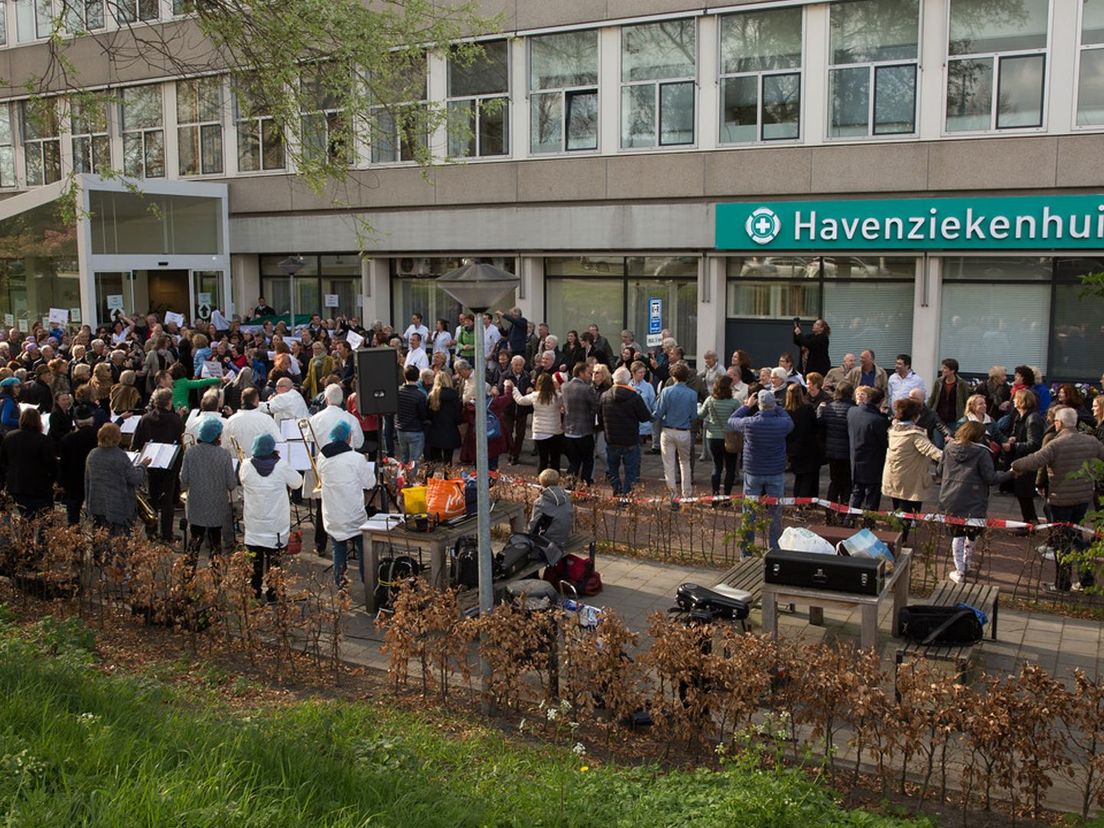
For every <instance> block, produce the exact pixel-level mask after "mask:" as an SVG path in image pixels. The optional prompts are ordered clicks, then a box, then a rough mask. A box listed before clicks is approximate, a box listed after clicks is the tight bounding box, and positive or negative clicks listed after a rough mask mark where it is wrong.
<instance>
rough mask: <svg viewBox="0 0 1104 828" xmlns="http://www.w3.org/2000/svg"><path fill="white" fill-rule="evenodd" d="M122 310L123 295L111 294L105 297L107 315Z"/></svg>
mask: <svg viewBox="0 0 1104 828" xmlns="http://www.w3.org/2000/svg"><path fill="white" fill-rule="evenodd" d="M122 309H123V294H121V293H111V294H108V297H107V312H108V315H110V314H112V313H114V312H115V311H117V310H122Z"/></svg>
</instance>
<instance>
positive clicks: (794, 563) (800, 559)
mask: <svg viewBox="0 0 1104 828" xmlns="http://www.w3.org/2000/svg"><path fill="white" fill-rule="evenodd" d="M763 567H764V569H763V580H764V581H766V582H767V583H768V584H779V585H782V586H795V587H802V588H805V589H821V590H824V591H826V592H850V593H853V594H857V595H880V594H881V592H882V588H883V587H884V586H885V561H884V560H882V559H880V558H878V559H872V558H846V557H843V556H842V555H822V554H818V553H815V552H787V551H786V550H783V549H776V550H772V551H770V552H768V553H767V555H766V557H765V558H763Z"/></svg>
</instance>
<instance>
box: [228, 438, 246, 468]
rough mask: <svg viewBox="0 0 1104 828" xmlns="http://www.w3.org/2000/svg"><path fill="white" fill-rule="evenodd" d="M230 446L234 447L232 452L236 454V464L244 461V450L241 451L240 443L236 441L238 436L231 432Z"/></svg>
mask: <svg viewBox="0 0 1104 828" xmlns="http://www.w3.org/2000/svg"><path fill="white" fill-rule="evenodd" d="M230 447H231V448H232V449H234V453H235V454H237V455H238V464H239V465H240V464H242V463H244V462H245V452H244V451H242V447H241V443H239V442H238V438H237V437H235V436H234V435H233V434H231V435H230Z"/></svg>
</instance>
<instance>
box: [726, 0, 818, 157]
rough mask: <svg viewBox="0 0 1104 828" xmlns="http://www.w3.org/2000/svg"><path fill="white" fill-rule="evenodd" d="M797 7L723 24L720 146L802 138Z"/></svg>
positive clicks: (730, 19) (739, 16)
mask: <svg viewBox="0 0 1104 828" xmlns="http://www.w3.org/2000/svg"><path fill="white" fill-rule="evenodd" d="M801 26H802V10H801V9H800V8H798V7H794V8H786V9H777V10H773V11H761V12H748V13H746V14H730V15H727V16H725V17H722V18H721V135H720V140H721V143H722V144H741V143H752V142H755V141H779V140H793V139H796V138H799V137H800V135H801V131H800V125H801Z"/></svg>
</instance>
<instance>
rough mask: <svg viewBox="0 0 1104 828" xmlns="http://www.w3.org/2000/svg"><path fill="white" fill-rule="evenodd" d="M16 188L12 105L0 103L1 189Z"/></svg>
mask: <svg viewBox="0 0 1104 828" xmlns="http://www.w3.org/2000/svg"><path fill="white" fill-rule="evenodd" d="M14 186H15V138H14V131H13V130H12V125H11V104H7V103H0V187H14Z"/></svg>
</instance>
